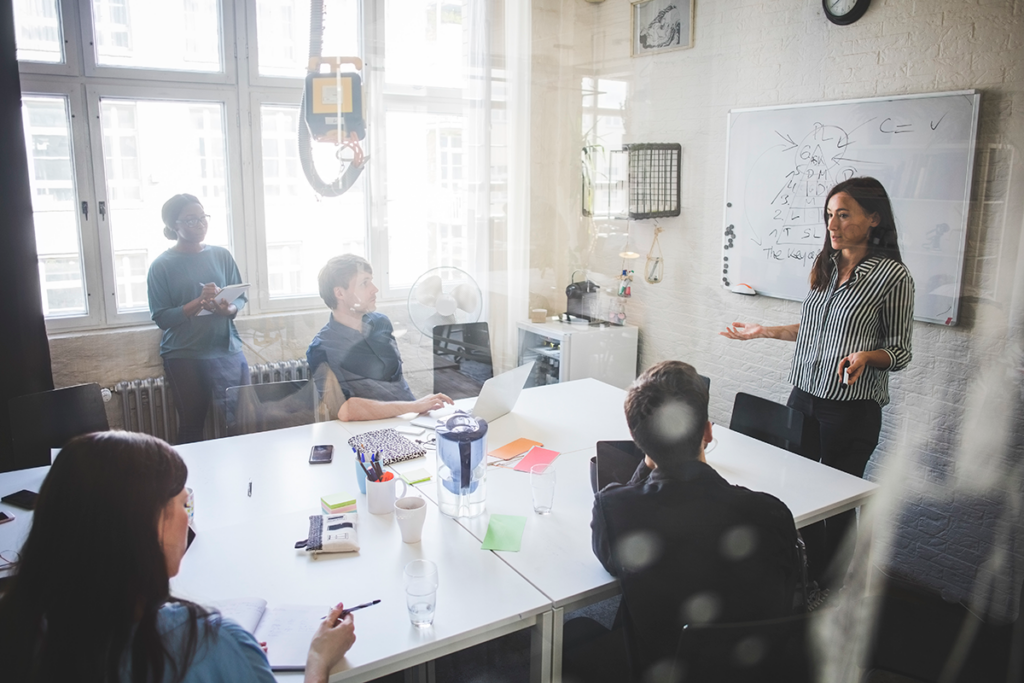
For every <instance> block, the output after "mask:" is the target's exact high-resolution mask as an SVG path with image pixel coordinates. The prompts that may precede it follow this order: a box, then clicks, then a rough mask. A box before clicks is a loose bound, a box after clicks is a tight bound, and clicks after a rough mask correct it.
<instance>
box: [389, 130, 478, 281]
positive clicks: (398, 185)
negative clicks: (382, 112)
mask: <svg viewBox="0 0 1024 683" xmlns="http://www.w3.org/2000/svg"><path fill="white" fill-rule="evenodd" d="M387 134H388V152H387V169H388V170H387V188H388V194H387V217H388V265H389V270H388V276H389V278H390V280H389V284H390V286H391V288H393V289H400V288H403V287H408V286H410V285H412V283H413V282H414V281H415V280H416V278H417V277H418V276H419V275H420V273H422V272H423V271H425V270H427V269H428V268H435V267H438V266H455V267H457V268H462V269H464V270H467V271H469V272H470V273H471V274H472V273H473V269H472V264H471V263H470V261H469V255H470V254H473V253H474V249H473V242H472V238H473V235H472V232H473V231H472V230H470V229H469V225H468V223H467V221H468V217H467V212H466V196H465V193H466V186H465V181H464V177H465V176H466V173H465V172H464V171H463V166H462V164H463V158H464V156H465V155H464V153H463V139H464V136H463V119H462V118H461V117H458V116H449V115H441V114H425V113H413V112H388V114H387Z"/></svg>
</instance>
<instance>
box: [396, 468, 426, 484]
mask: <svg viewBox="0 0 1024 683" xmlns="http://www.w3.org/2000/svg"><path fill="white" fill-rule="evenodd" d="M402 479H405V483H407V484H422V483H423V482H425V481H430V472H427V470H425V469H424V468H422V467H420V468H419V469H415V470H410V471H408V472H406V473H405V474H403V475H402Z"/></svg>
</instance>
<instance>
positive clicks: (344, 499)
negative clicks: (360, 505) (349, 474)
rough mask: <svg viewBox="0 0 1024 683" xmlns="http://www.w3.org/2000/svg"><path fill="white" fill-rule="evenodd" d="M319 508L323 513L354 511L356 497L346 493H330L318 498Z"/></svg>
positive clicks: (332, 513)
mask: <svg viewBox="0 0 1024 683" xmlns="http://www.w3.org/2000/svg"><path fill="white" fill-rule="evenodd" d="M320 509H322V510H323V511H324V514H325V515H334V514H338V513H339V512H355V510H356V497H355V496H353V495H351V494H348V493H332V494H331V495H329V496H324V497H323V498H321V499H320Z"/></svg>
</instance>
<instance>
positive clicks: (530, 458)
mask: <svg viewBox="0 0 1024 683" xmlns="http://www.w3.org/2000/svg"><path fill="white" fill-rule="evenodd" d="M557 457H558V451H553V450H551V449H550V448H541V447H540V446H534V447H533V448H531V449H530V452H529V453H527V454H526V457H524V458H523V459H522V460H520V461H519V463H518V464H517V465H516V466H515V467H514V468H513V469H516V470H519V471H520V472H529V471H530V468H531V467H533V466H534V465H547V464H548V463H549V462H551V461H552V460H554V459H555V458H557Z"/></svg>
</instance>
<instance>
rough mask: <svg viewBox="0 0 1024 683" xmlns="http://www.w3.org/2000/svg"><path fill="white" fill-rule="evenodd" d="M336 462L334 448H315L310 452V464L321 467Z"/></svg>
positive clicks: (327, 446)
mask: <svg viewBox="0 0 1024 683" xmlns="http://www.w3.org/2000/svg"><path fill="white" fill-rule="evenodd" d="M332 460H334V446H330V445H323V446H313V448H312V450H310V451H309V464H310V465H320V464H323V463H328V462H331V461H332Z"/></svg>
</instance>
